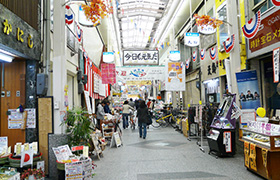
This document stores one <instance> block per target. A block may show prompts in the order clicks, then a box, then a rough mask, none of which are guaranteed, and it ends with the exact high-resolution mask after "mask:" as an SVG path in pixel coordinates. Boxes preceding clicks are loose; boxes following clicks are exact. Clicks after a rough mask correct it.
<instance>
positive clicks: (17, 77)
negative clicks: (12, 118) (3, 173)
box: [0, 60, 26, 149]
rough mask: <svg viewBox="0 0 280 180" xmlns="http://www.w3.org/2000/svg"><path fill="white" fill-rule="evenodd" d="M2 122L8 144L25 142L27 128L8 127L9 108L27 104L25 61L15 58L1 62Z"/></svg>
mask: <svg viewBox="0 0 280 180" xmlns="http://www.w3.org/2000/svg"><path fill="white" fill-rule="evenodd" d="M0 66H1V68H0V70H1V74H0V76H1V78H0V79H1V80H0V81H1V100H0V107H1V119H0V121H1V123H0V136H8V142H9V144H8V146H12V149H13V146H14V145H15V144H16V143H17V142H22V143H24V142H25V130H24V129H23V130H22V129H9V128H8V115H7V113H8V109H17V107H19V105H20V104H22V105H23V106H24V105H25V71H26V70H25V69H26V68H25V66H26V65H25V61H24V60H14V61H13V62H11V63H1V65H0Z"/></svg>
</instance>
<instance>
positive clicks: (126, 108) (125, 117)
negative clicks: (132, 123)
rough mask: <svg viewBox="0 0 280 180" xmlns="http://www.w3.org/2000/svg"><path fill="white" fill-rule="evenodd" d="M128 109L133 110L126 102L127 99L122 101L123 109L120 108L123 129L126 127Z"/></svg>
mask: <svg viewBox="0 0 280 180" xmlns="http://www.w3.org/2000/svg"><path fill="white" fill-rule="evenodd" d="M130 109H131V110H133V111H134V108H133V107H131V106H130V105H129V104H128V101H124V104H123V110H122V117H123V128H124V129H125V128H127V127H128V116H129V114H130V111H129V110H130Z"/></svg>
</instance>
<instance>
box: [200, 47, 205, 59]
mask: <svg viewBox="0 0 280 180" xmlns="http://www.w3.org/2000/svg"><path fill="white" fill-rule="evenodd" d="M204 58H205V49H201V50H200V60H204Z"/></svg>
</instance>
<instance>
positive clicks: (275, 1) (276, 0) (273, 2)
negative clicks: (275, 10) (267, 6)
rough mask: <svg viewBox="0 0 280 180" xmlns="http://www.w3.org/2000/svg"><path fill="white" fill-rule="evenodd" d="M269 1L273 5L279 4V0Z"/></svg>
mask: <svg viewBox="0 0 280 180" xmlns="http://www.w3.org/2000/svg"><path fill="white" fill-rule="evenodd" d="M271 2H272V4H273V5H274V6H278V7H279V6H280V1H279V0H271Z"/></svg>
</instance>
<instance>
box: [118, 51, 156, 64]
mask: <svg viewBox="0 0 280 180" xmlns="http://www.w3.org/2000/svg"><path fill="white" fill-rule="evenodd" d="M158 63H159V55H158V51H123V65H124V66H126V65H158Z"/></svg>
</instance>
